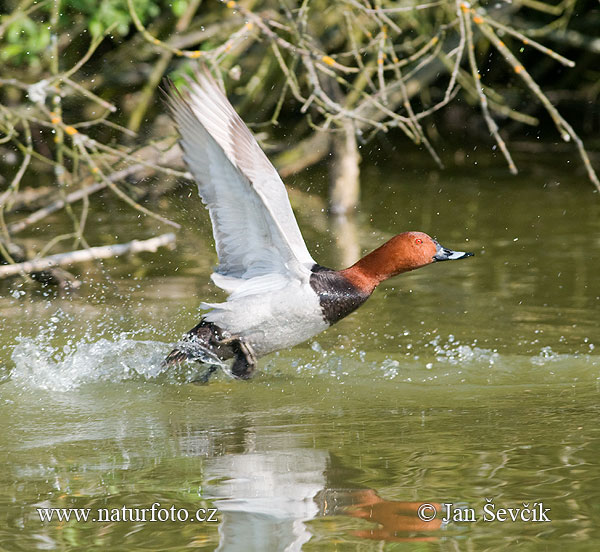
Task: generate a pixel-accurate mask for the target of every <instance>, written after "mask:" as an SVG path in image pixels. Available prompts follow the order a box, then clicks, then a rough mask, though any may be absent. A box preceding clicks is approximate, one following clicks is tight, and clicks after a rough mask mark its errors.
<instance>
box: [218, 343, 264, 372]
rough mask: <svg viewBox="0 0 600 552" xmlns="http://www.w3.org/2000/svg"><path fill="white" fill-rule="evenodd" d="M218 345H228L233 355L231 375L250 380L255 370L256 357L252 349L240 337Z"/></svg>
mask: <svg viewBox="0 0 600 552" xmlns="http://www.w3.org/2000/svg"><path fill="white" fill-rule="evenodd" d="M219 345H229V347H230V348H231V351H232V353H233V359H234V360H233V364H232V365H231V374H232V375H233V376H234V377H236V378H239V379H250V378H251V377H252V376H253V375H254V372H255V370H256V364H257V360H256V355H255V354H254V351H253V350H252V347H251V346H250V344H249V343H247V342H246V341H245V340H244V339H242V338H241V337H231V338H229V339H224V340H222V341H220V342H219Z"/></svg>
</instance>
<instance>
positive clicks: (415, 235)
mask: <svg viewBox="0 0 600 552" xmlns="http://www.w3.org/2000/svg"><path fill="white" fill-rule="evenodd" d="M472 255H473V253H466V252H464V251H452V250H451V249H446V248H445V247H442V246H441V245H440V244H439V243H438V242H437V241H435V240H434V239H433V238H432V237H430V236H428V235H427V234H425V233H423V232H404V233H402V234H398V235H397V236H394V237H393V238H392V239H391V240H389V241H388V242H386V243H384V244H383V245H382V246H381V247H379V248H378V249H375V251H372V252H371V253H369V254H368V255H366V256H365V257H363V258H362V259H361V260H360V261H358V262H357V263H355V264H354V265H352V266H351V267H350V268H347V269H346V270H343V271H342V274H343V275H344V276H345V277H346V278H348V279H349V280H350V281H351V282H352V283H353V284H354V285H356V286H358V287H359V288H361V289H363V290H364V291H368V292H369V293H370V292H371V291H373V289H374V288H375V287H376V286H377V285H378V284H379V283H380V282H383V281H384V280H387V279H388V278H391V277H392V276H396V275H397V274H401V273H402V272H408V271H409V270H415V269H416V268H421V267H422V266H426V265H428V264H431V263H433V262H436V261H453V260H458V259H464V258H465V257H471V256H472Z"/></svg>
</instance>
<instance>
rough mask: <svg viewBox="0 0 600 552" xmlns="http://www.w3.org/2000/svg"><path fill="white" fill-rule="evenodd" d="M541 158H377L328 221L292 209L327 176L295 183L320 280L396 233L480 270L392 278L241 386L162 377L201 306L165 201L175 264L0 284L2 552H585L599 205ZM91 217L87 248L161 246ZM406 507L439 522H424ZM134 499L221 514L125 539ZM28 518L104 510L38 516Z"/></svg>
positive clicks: (592, 472) (158, 257)
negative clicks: (338, 220)
mask: <svg viewBox="0 0 600 552" xmlns="http://www.w3.org/2000/svg"><path fill="white" fill-rule="evenodd" d="M552 163H553V164H552V166H551V167H552V168H547V169H546V168H545V167H544V165H540V166H539V167H534V170H532V172H531V173H529V174H525V175H523V176H521V177H519V178H517V179H509V178H507V177H505V176H504V175H503V173H502V172H500V171H498V170H497V169H496V168H495V167H487V168H478V169H477V173H474V172H473V171H471V170H468V171H467V170H465V171H464V173H463V174H461V173H459V172H455V173H454V174H445V173H444V174H443V175H437V174H435V173H433V174H429V173H428V172H425V171H422V170H421V169H419V168H418V167H415V168H414V169H411V170H408V169H407V170H406V171H404V172H398V171H397V170H390V169H389V168H386V167H377V166H375V167H372V168H370V169H367V170H366V171H365V175H364V176H365V182H366V189H365V192H364V195H365V199H364V202H363V205H362V208H361V213H360V215H359V216H358V218H357V220H356V221H355V222H354V223H345V224H335V223H333V222H331V221H328V220H327V218H326V217H325V216H324V214H323V212H322V209H323V207H324V204H323V201H322V199H321V198H320V196H319V195H318V194H313V192H319V191H321V190H322V189H323V186H324V178H323V176H322V175H320V174H318V173H315V174H313V175H311V177H310V178H307V179H305V180H303V181H300V180H299V181H297V182H296V186H297V188H299V189H301V190H306V189H307V188H308V187H311V188H312V189H311V193H306V192H302V193H301V192H294V193H293V195H292V198H293V203H294V205H295V207H297V212H298V218H299V221H300V225H301V227H302V230H303V233H304V235H305V236H306V238H307V242H308V243H309V248H310V249H311V251H312V252H313V253H314V256H315V258H316V259H317V260H318V261H319V262H320V263H321V264H325V265H329V266H334V267H339V266H342V265H344V264H348V263H350V262H352V261H353V260H355V257H356V255H358V254H359V253H360V252H364V251H366V250H369V249H372V248H374V247H376V246H377V245H378V244H380V243H381V242H382V241H384V240H385V239H387V238H388V237H390V236H391V235H393V233H396V232H400V231H404V230H408V229H414V230H423V231H427V232H428V233H430V234H432V235H435V236H436V237H437V238H438V239H439V241H440V242H441V243H442V244H443V245H445V246H448V247H451V248H456V249H460V250H470V251H474V252H475V253H476V256H475V257H474V258H472V259H466V260H464V261H460V262H456V263H440V264H439V265H434V266H431V267H426V268H424V269H422V270H419V271H416V272H414V273H410V274H406V275H402V276H400V277H398V278H396V279H394V280H391V281H388V282H387V283H385V284H384V285H382V286H381V288H380V289H378V290H377V291H376V293H375V295H374V296H373V297H372V298H371V299H370V300H369V301H368V302H367V303H366V304H365V305H364V306H363V307H362V308H361V309H360V310H359V311H358V312H357V313H355V314H353V315H351V316H350V317H349V318H348V319H346V320H343V321H342V322H340V323H339V324H338V325H336V326H334V327H333V328H332V329H330V330H329V331H328V332H326V333H324V334H321V335H319V336H317V337H316V338H315V339H314V340H312V341H310V342H308V343H305V344H302V345H300V346H298V347H295V348H294V349H292V350H286V351H281V352H279V353H278V354H274V355H271V356H269V357H266V358H264V359H263V360H262V361H261V364H260V369H261V371H260V373H259V374H258V376H257V377H256V378H255V379H254V380H253V381H251V382H240V381H233V380H231V379H230V378H229V377H228V376H227V375H226V374H224V373H220V374H218V375H217V377H216V378H215V380H214V381H212V382H211V383H210V384H209V385H207V386H199V385H194V384H190V383H188V382H189V381H191V380H192V379H194V378H195V377H196V376H197V375H198V374H197V370H196V368H195V367H189V366H188V367H181V368H179V369H177V370H169V371H165V370H164V369H163V368H162V367H161V360H162V358H163V357H164V355H165V354H166V353H168V351H169V350H170V346H171V344H172V343H173V342H174V341H176V340H177V339H178V337H179V336H180V334H181V333H182V332H183V331H185V330H187V329H189V328H191V327H192V326H193V325H194V324H195V322H196V318H197V316H198V312H197V309H196V305H197V304H198V303H199V302H200V300H201V299H203V300H214V299H218V298H219V297H222V295H220V292H218V291H217V290H215V289H214V288H213V287H212V286H211V285H210V284H209V282H208V275H209V273H210V270H211V267H212V266H213V265H214V264H215V256H214V252H213V250H212V248H211V247H212V246H211V240H210V238H209V237H208V234H207V232H208V231H209V226H208V220H207V217H206V215H205V213H203V212H202V211H201V210H200V209H199V208H198V206H196V205H195V204H194V203H190V200H186V199H180V198H177V197H174V198H170V200H169V204H168V205H165V203H164V202H163V203H162V205H161V208H162V209H164V210H163V213H164V212H166V214H167V215H171V216H172V218H177V220H178V221H179V222H182V223H184V224H185V225H186V226H187V229H186V230H184V231H182V232H180V233H179V234H178V248H177V250H176V251H166V250H165V251H161V252H160V254H144V255H140V256H137V257H135V258H131V259H126V260H121V261H117V260H109V261H106V262H105V263H104V269H102V270H101V269H100V268H98V267H96V266H95V265H86V266H82V267H79V268H77V269H76V271H79V272H77V273H78V274H79V275H80V277H81V278H82V279H83V280H84V285H83V286H82V288H81V289H80V290H79V291H78V292H77V293H74V294H71V295H60V294H57V293H55V292H52V291H49V290H46V289H41V290H40V289H39V288H37V287H36V286H28V285H23V284H22V283H21V282H20V281H18V280H13V281H11V282H10V283H6V282H5V283H2V284H0V286H1V287H0V294H1V296H2V297H1V298H0V320H1V323H2V334H1V336H0V382H2V383H0V408H1V411H0V412H1V420H2V421H1V422H0V423H1V424H2V425H1V428H2V431H0V455H1V457H2V461H3V467H4V469H3V470H2V471H1V472H0V489H1V492H0V521H1V523H0V548H1V549H6V550H28V551H29V550H182V549H184V548H197V549H205V550H214V549H216V548H218V547H220V549H221V550H227V551H230V550H231V551H236V550H240V551H241V550H244V551H246V550H300V549H301V548H302V549H303V550H381V549H385V550H404V549H407V550H408V549H410V550H414V549H419V550H457V549H477V550H501V549H507V550H508V549H513V548H514V547H515V546H516V545H518V546H519V547H521V548H523V549H527V550H546V549H557V548H568V549H569V550H595V549H596V548H597V543H598V539H599V538H600V530H599V529H598V523H597V519H598V517H599V515H600V500H599V498H600V496H599V495H600V470H599V469H598V457H599V455H600V440H599V438H600V426H599V424H598V419H599V418H598V416H599V410H600V408H599V406H598V404H599V401H598V398H599V397H598V395H599V382H600V380H599V377H600V357H599V356H598V351H599V348H600V334H599V330H598V312H599V310H598V308H599V306H600V279H598V277H597V275H598V273H599V272H600V255H598V252H599V249H600V238H599V237H598V236H600V233H599V230H600V216H599V215H600V203H599V202H598V198H597V195H595V194H594V193H592V192H591V190H590V187H589V185H588V184H587V183H586V182H585V181H584V179H583V178H580V177H579V176H575V175H574V174H573V173H572V171H570V170H569V169H570V167H569V166H568V165H566V164H565V163H563V162H562V161H561V160H556V159H555V160H552ZM479 166H480V167H481V164H480V165H479ZM382 175H385V178H386V180H385V181H383V182H382V181H381V179H382ZM474 177H477V180H475V178H474ZM106 201H107V202H108V205H107V208H108V209H107V210H108V212H110V213H111V218H110V219H109V218H108V215H103V214H102V212H98V213H93V216H94V217H96V219H97V218H100V220H99V221H98V223H97V224H96V225H95V227H94V229H93V231H92V232H91V233H90V236H89V238H90V241H92V243H97V242H99V241H102V240H107V239H113V240H115V241H117V240H119V239H120V241H127V240H129V239H131V238H132V237H138V238H144V237H149V236H151V235H154V234H156V233H158V230H157V229H156V227H155V225H154V222H152V221H147V220H143V219H138V218H137V216H136V215H134V216H132V215H131V212H129V211H127V210H126V209H125V208H123V207H121V206H120V205H119V204H116V203H112V202H111V200H110V199H107V200H106ZM114 220H121V221H122V222H120V223H119V224H118V225H117V227H116V228H115V225H114V224H113V221H114ZM48 223H52V224H54V225H58V226H60V225H61V224H62V225H64V224H66V222H65V221H64V220H62V219H61V218H60V217H59V216H57V218H55V219H52V220H50V221H48ZM42 230H43V228H42ZM34 236H35V233H33V232H32V233H31V234H30V235H29V236H27V239H33V237H34ZM486 499H490V500H493V504H494V506H495V511H497V510H498V509H499V508H513V509H514V508H519V507H520V508H523V504H524V503H525V504H526V505H527V507H528V508H529V509H533V508H534V504H539V503H542V504H543V508H544V509H547V508H550V510H549V511H548V512H547V515H548V517H549V519H550V520H551V521H547V522H545V521H540V522H532V521H529V522H524V521H516V522H513V521H510V520H509V521H503V522H502V521H498V520H487V521H486V520H484V507H485V506H486ZM424 502H427V503H431V504H432V505H433V506H434V507H435V508H437V509H438V510H439V513H440V514H442V515H443V514H444V510H443V508H442V507H441V506H440V505H441V504H443V503H451V504H454V505H455V506H454V507H455V508H457V510H456V511H454V510H453V512H454V515H455V516H458V518H456V517H455V519H454V520H450V521H449V522H441V521H440V519H439V518H437V519H435V520H433V521H431V522H425V521H421V520H420V519H419V518H418V516H417V509H418V507H419V505H420V504H422V503H424ZM155 503H159V504H160V505H159V506H155V508H156V509H158V508H162V509H165V510H164V511H163V514H161V515H164V513H165V512H167V510H166V509H168V508H171V507H172V506H173V507H174V508H175V509H177V512H179V515H180V516H182V517H183V516H185V515H187V516H193V515H194V514H195V512H197V511H201V510H200V509H203V510H204V512H205V513H206V514H207V516H208V514H209V513H210V512H211V511H212V510H213V509H216V510H217V511H218V512H217V513H216V518H217V519H218V521H217V522H209V521H204V522H201V521H198V520H196V521H194V522H192V521H189V520H188V521H165V522H160V521H154V522H152V521H148V520H146V521H145V522H144V521H142V520H141V518H140V517H139V516H141V515H142V514H141V510H142V509H144V508H145V509H148V512H146V515H147V516H148V517H149V516H150V515H151V514H150V509H151V507H152V505H153V504H155ZM38 508H89V509H90V512H91V513H90V516H91V517H94V516H96V517H97V516H98V515H100V511H101V509H106V511H107V513H108V514H110V515H112V516H113V518H112V521H100V522H92V521H88V522H77V521H73V520H72V521H69V522H66V521H58V520H54V521H51V522H47V521H46V522H41V521H40V518H39V515H38V511H37V509H38ZM123 508H125V511H123ZM127 509H129V510H127ZM136 509H137V510H136ZM469 509H471V510H469ZM117 510H118V511H117ZM457 512H458V513H457ZM468 512H472V513H473V515H474V516H475V517H476V519H477V521H475V522H470V521H464V520H463V521H459V518H461V516H463V515H464V516H465V517H466V518H468V516H469V514H468ZM167 513H168V512H167ZM463 513H464V514H463ZM108 514H107V515H108ZM124 516H125V517H127V516H130V517H133V518H134V521H118V520H119V519H122V518H123V517H124ZM136 516H137V517H136ZM207 516H205V517H207ZM488 517H489V516H488ZM530 517H531V516H530ZM109 518H110V516H109ZM109 518H107V519H109ZM135 519H137V521H135Z"/></svg>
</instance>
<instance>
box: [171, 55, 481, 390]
mask: <svg viewBox="0 0 600 552" xmlns="http://www.w3.org/2000/svg"><path fill="white" fill-rule="evenodd" d="M166 89H167V91H166V95H167V100H166V101H167V105H168V106H169V108H170V111H171V114H172V117H173V119H174V121H175V124H176V125H177V128H178V130H179V134H180V136H181V139H180V144H181V147H182V150H183V155H184V159H185V162H186V164H187V166H188V168H189V170H190V171H191V173H192V175H193V176H194V179H195V181H196V183H197V185H198V192H199V194H200V197H201V198H202V201H203V202H204V204H205V205H206V207H207V208H208V211H209V214H210V220H211V222H212V228H213V235H214V240H215V246H216V249H217V254H218V257H219V264H218V266H217V267H216V268H215V271H214V272H213V274H212V275H211V278H212V280H213V282H214V283H215V284H216V285H217V286H218V287H220V288H221V289H223V290H225V291H226V292H227V293H228V297H227V300H226V301H225V302H223V303H201V305H200V306H201V307H202V308H203V309H209V312H207V313H206V314H205V315H204V316H203V317H202V319H201V320H200V322H199V323H198V324H197V325H196V326H195V327H194V328H192V329H191V330H190V331H189V332H188V333H187V334H186V335H185V336H184V338H183V339H182V340H181V341H180V342H179V343H178V344H177V346H176V348H175V349H174V350H173V351H172V352H171V353H170V354H169V355H168V356H167V358H166V359H165V363H166V364H167V365H172V364H175V363H179V362H183V361H184V360H187V359H189V360H195V361H198V362H200V363H203V364H206V365H207V366H208V368H209V370H208V372H207V375H206V376H205V379H208V377H209V376H210V374H211V373H212V372H213V371H214V370H215V369H216V368H217V367H219V366H224V365H225V364H224V363H225V361H227V360H230V359H233V363H232V364H231V367H230V372H231V374H232V375H233V376H234V377H236V378H241V379H248V378H250V377H252V375H253V374H254V372H255V370H256V365H257V359H258V358H260V357H262V356H264V355H267V354H269V353H271V352H273V351H277V350H279V349H285V348H288V347H292V346H294V345H297V344H298V343H302V342H303V341H306V340H307V339H309V338H311V337H313V336H314V335H316V334H318V333H320V332H322V331H323V330H326V329H327V328H329V327H330V326H331V325H332V324H335V323H336V322H337V321H338V320H341V319H342V318H344V317H345V316H347V315H348V314H350V313H351V312H352V311H354V310H355V309H357V308H358V307H360V306H361V305H362V304H363V303H364V302H365V301H366V300H367V299H368V298H369V297H370V295H371V294H372V293H373V291H374V290H375V288H376V287H377V285H378V284H380V283H381V282H383V281H384V280H387V279H388V278H391V277H393V276H396V275H398V274H401V273H403V272H408V271H409V270H414V269H416V268H420V267H423V266H426V265H428V264H431V263H434V262H438V261H449V260H457V259H464V258H465V257H469V256H471V255H473V254H472V253H466V252H463V251H452V250H450V249H446V248H445V247H442V246H441V245H440V244H439V243H438V242H437V241H436V240H434V239H433V238H431V237H430V236H428V235H427V234H425V233H423V232H404V233H402V234H398V235H397V236H394V237H393V238H392V239H390V240H389V241H388V242H386V243H385V244H384V245H382V246H381V247H379V248H378V249H376V250H374V251H372V252H371V253H369V254H368V255H366V256H365V257H363V258H362V259H360V260H359V261H358V262H356V263H355V264H353V265H352V266H351V267H349V268H346V269H343V270H333V269H331V268H326V267H324V266H321V265H319V264H318V263H317V262H316V261H315V260H314V259H313V258H312V256H311V254H310V252H309V251H308V249H307V247H306V244H305V243H304V239H303V238H302V234H301V233H300V229H299V228H298V223H297V222H296V219H295V217H294V213H293V212H292V208H291V206H290V202H289V198H288V195H287V192H286V189H285V186H284V184H283V182H282V180H281V178H280V176H279V174H278V173H277V171H276V169H275V167H273V165H272V164H271V162H270V161H269V159H268V158H267V156H266V155H265V153H264V152H263V151H262V149H261V148H260V146H259V145H258V143H257V141H256V139H255V138H254V136H253V135H252V133H251V132H250V130H249V129H248V127H247V126H246V125H245V124H244V122H243V121H242V119H241V118H240V116H239V115H238V114H237V113H236V111H235V110H234V108H233V107H232V105H231V104H230V103H229V101H228V99H227V97H226V96H225V94H224V93H223V92H222V91H221V89H220V87H219V85H218V84H217V83H216V81H215V80H214V79H213V77H212V76H211V74H210V73H209V71H208V69H207V68H206V67H204V66H201V67H200V68H199V69H198V70H197V71H196V73H195V75H194V78H189V77H186V82H185V85H184V86H183V87H181V88H180V89H177V88H176V87H175V86H174V85H173V84H172V83H170V82H168V83H167V86H166Z"/></svg>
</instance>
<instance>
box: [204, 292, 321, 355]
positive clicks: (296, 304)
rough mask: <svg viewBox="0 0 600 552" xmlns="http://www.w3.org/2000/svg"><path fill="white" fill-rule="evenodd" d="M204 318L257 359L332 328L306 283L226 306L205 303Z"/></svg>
mask: <svg viewBox="0 0 600 552" xmlns="http://www.w3.org/2000/svg"><path fill="white" fill-rule="evenodd" d="M204 306H206V307H212V310H211V311H210V312H209V313H207V314H206V315H205V317H204V319H205V320H207V321H209V322H213V323H215V324H216V325H217V326H219V327H221V328H223V329H226V330H227V331H228V332H229V333H230V334H232V335H235V336H239V337H241V338H242V339H243V340H245V341H246V342H247V343H248V344H250V346H251V347H252V349H253V351H254V353H255V355H256V356H257V357H261V356H264V355H266V354H268V353H271V352H273V351H276V350H278V349H285V348H287V347H292V346H294V345H297V344H298V343H302V342H303V341H306V340H307V339H310V338H311V337H313V336H314V335H316V334H318V333H320V332H322V331H323V330H325V329H327V328H328V327H329V324H328V323H327V322H325V318H324V317H323V311H322V309H321V306H320V304H319V298H318V296H317V294H316V293H315V291H314V290H313V289H312V288H311V286H310V284H308V283H307V282H302V281H300V280H290V281H288V282H286V284H285V286H284V287H282V288H281V289H278V290H275V291H273V290H266V291H263V292H258V293H253V294H251V295H247V296H245V297H241V298H235V297H234V298H233V299H231V296H230V298H229V299H228V300H227V302H225V303H217V304H206V303H204Z"/></svg>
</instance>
